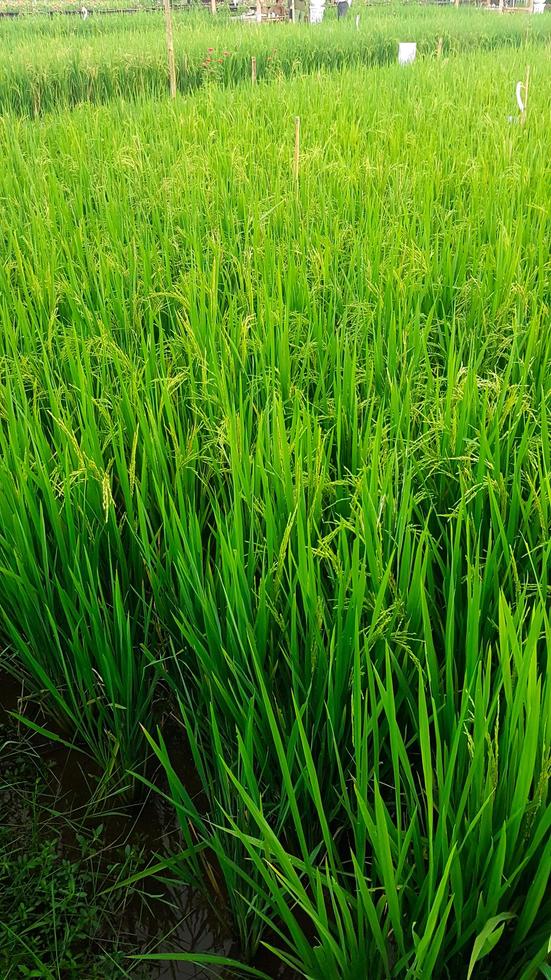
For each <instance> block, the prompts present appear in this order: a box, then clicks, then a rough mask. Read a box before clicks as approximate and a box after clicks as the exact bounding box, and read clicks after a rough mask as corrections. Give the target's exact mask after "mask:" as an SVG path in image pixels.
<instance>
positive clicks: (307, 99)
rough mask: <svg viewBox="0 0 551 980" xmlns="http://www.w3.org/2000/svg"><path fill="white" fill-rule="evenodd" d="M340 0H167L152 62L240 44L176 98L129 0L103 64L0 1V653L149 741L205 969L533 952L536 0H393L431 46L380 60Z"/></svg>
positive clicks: (55, 706)
mask: <svg viewBox="0 0 551 980" xmlns="http://www.w3.org/2000/svg"><path fill="white" fill-rule="evenodd" d="M452 13H453V14H457V32H456V33H455V34H452V27H451V24H452V18H451V17H450V14H452ZM371 16H373V17H374V18H377V23H378V24H379V27H378V31H379V33H377V32H375V34H374V35H373V36H371V35H370V34H369V33H368V28H367V26H366V25H362V29H361V31H356V30H355V29H354V28H353V27H352V26H348V25H347V26H346V27H345V26H344V25H342V26H343V31H342V32H341V34H340V38H341V40H340V42H339V43H340V47H339V46H337V44H336V42H335V39H336V38H337V27H338V28H339V31H340V26H341V25H337V24H336V23H335V24H331V23H328V24H327V25H322V28H321V30H320V31H319V33H318V32H315V31H313V30H312V31H308V29H307V28H302V27H299V28H298V29H297V30H296V32H295V31H294V29H290V28H288V27H284V26H283V25H281V28H280V26H269V27H266V29H264V27H262V29H261V30H257V29H256V28H252V29H250V28H248V30H249V31H250V33H249V34H247V32H246V30H245V29H244V28H243V27H238V26H235V25H227V26H224V25H222V24H221V25H220V26H217V27H216V28H211V27H210V26H209V27H208V28H207V27H206V26H205V23H204V21H202V22H201V24H202V25H203V26H201V24H199V21H197V24H196V25H194V23H193V22H192V21H190V22H189V25H188V30H189V43H188V44H187V45H184V44H183V39H184V37H187V35H186V34H185V31H186V28H185V26H184V22H183V18H182V21H181V22H180V21H178V24H177V53H178V58H179V59H180V60H179V66H180V72H181V74H180V82H181V86H182V89H183V90H185V89H186V88H187V87H188V86H187V84H182V74H183V72H184V69H183V68H182V66H183V65H184V64H188V63H189V64H190V65H191V63H192V61H193V59H192V55H191V53H190V52H194V55H193V58H195V57H198V56H199V51H200V49H201V47H204V48H208V47H212V48H214V49H215V51H216V52H217V51H218V50H219V49H222V51H223V50H226V48H224V47H223V45H224V44H226V43H228V48H227V50H233V49H235V50H238V52H239V56H238V58H237V59H236V62H235V64H236V65H237V68H236V69H235V76H233V75H232V74H231V73H232V71H233V68H231V69H230V68H226V66H227V64H228V63H229V61H230V58H229V56H228V57H227V58H226V61H225V62H224V61H223V62H222V68H221V70H220V73H219V74H220V75H222V77H217V76H216V77H212V78H210V79H209V81H208V84H203V83H202V84H201V85H197V86H196V90H195V91H193V93H188V94H185V91H183V92H182V93H181V94H179V95H178V96H177V98H176V99H175V100H173V101H170V100H169V99H168V98H167V96H166V69H165V68H164V64H163V60H162V59H163V55H162V45H161V41H162V35H160V36H159V37H157V36H156V35H155V36H153V30H154V29H153V27H151V28H149V30H151V36H150V35H149V34H148V28H147V26H146V23H145V21H143V22H142V21H141V20H139V18H138V17H137V16H136V18H135V19H134V20H133V22H132V24H127V25H126V26H125V27H124V30H125V32H126V33H125V37H126V38H127V40H128V50H129V52H130V51H131V54H129V56H128V60H125V59H126V55H124V56H122V55H121V56H120V58H119V60H117V58H118V57H119V55H118V54H117V52H120V45H119V39H118V35H117V30H118V28H117V27H115V26H113V25H110V30H111V31H112V32H113V33H112V34H111V35H109V36H107V35H106V36H105V37H103V35H102V33H101V30H103V29H104V28H101V30H100V29H99V28H98V32H97V33H95V31H96V28H95V27H94V25H91V31H90V33H89V34H86V35H85V33H84V31H83V29H86V31H88V26H89V25H88V23H84V24H79V25H76V27H78V30H75V31H74V33H73V31H72V29H71V30H70V31H65V26H62V27H57V26H56V25H53V26H52V25H47V27H46V28H45V29H44V31H45V32H44V37H43V43H41V44H40V45H38V38H39V36H40V35H39V34H38V33H35V31H36V30H37V29H36V27H35V26H33V27H32V30H31V28H28V27H27V26H25V25H24V24H23V23H21V24H14V25H9V28H10V30H11V29H13V33H12V34H11V35H10V37H12V38H13V40H14V44H13V46H12V47H10V53H9V55H8V57H7V59H3V60H2V62H1V69H0V74H1V78H0V103H1V105H2V108H3V113H4V114H3V116H2V119H1V121H0V153H1V156H2V161H3V166H2V168H1V170H0V197H1V200H2V210H1V212H0V236H1V244H2V262H1V264H0V638H1V646H2V649H3V653H2V656H1V664H2V667H3V669H4V670H7V671H9V672H10V673H13V674H15V675H16V676H18V677H22V678H23V679H24V681H25V684H26V687H27V690H28V691H29V692H34V693H35V694H36V695H37V696H40V697H41V699H42V701H43V702H44V703H45V704H46V705H47V708H48V711H49V712H50V716H51V718H52V724H55V725H56V726H57V727H56V731H58V732H61V733H62V735H63V737H65V738H66V739H67V740H69V741H72V740H74V739H76V740H77V741H78V743H79V744H80V745H81V746H82V747H84V748H85V749H86V751H88V752H89V753H90V755H91V756H92V757H93V758H94V759H95V760H96V761H97V762H99V763H100V765H101V766H102V767H103V769H104V770H105V773H106V774H107V776H108V777H111V776H112V777H113V779H115V778H116V777H117V776H120V775H121V774H125V776H126V779H127V781H128V780H130V781H131V785H132V787H133V791H134V792H140V789H143V787H144V785H147V784H148V782H149V781H150V775H149V769H148V768H147V767H146V760H147V758H148V757H150V756H151V755H153V756H155V757H156V758H157V759H158V761H159V762H160V763H161V764H162V766H163V768H164V771H165V773H166V776H167V778H168V786H169V792H168V796H169V799H170V800H171V803H172V804H173V805H174V807H175V808H176V811H177V814H178V817H179V821H180V825H181V835H182V851H183V853H182V858H181V860H180V862H179V864H178V874H179V875H180V876H181V878H182V880H185V881H186V882H188V883H189V884H191V885H192V886H194V887H196V888H197V889H200V890H203V891H205V892H206V894H207V895H208V896H209V898H210V900H211V901H212V902H213V904H215V905H218V906H219V905H220V904H221V903H222V904H223V905H224V906H225V907H226V909H227V910H228V913H229V915H230V916H231V920H232V924H233V928H234V931H235V935H236V936H237V937H238V940H239V950H240V954H239V957H238V961H239V964H240V966H238V965H236V963H234V965H233V966H231V963H228V968H229V970H230V974H229V975H237V976H258V977H261V976H264V977H266V976H268V974H266V973H265V972H264V968H263V967H261V966H259V965H258V964H259V961H258V960H257V959H255V957H256V956H257V953H258V951H259V950H260V949H262V948H266V947H267V948H270V949H272V950H274V951H275V955H276V958H277V959H278V960H279V961H281V962H282V963H283V964H285V965H286V966H287V967H288V969H289V971H290V972H289V975H290V976H298V977H304V978H309V980H322V978H325V980H327V978H329V980H364V978H368V977H369V978H370V980H378V978H380V980H383V978H390V977H392V978H408V980H409V978H411V980H413V978H423V980H424V978H433V977H434V978H443V980H444V978H453V980H456V978H466V980H470V978H471V977H473V978H474V980H481V978H490V977H499V978H500V980H532V978H536V977H538V976H539V977H546V976H549V975H550V973H549V970H550V967H549V951H550V936H551V889H550V888H549V879H550V873H551V847H550V830H551V800H550V789H549V778H550V775H551V749H550V743H551V687H550V682H549V666H550V658H551V618H550V612H549V611H550V605H551V604H550V593H551V587H550V581H549V573H550V557H551V534H550V531H551V427H550V421H549V410H550V405H551V329H550V327H551V313H550V310H551V251H550V247H549V242H550V238H551V210H550V209H551V158H550V155H549V132H550V131H551V73H550V71H549V65H550V60H549V57H550V55H549V44H548V41H547V40H546V38H545V31H546V30H547V31H549V28H548V27H547V22H548V20H549V18H547V17H541V18H531V19H529V22H527V19H525V18H523V17H520V18H514V24H513V19H511V20H507V19H506V18H498V17H495V18H494V17H493V15H492V14H487V13H484V12H476V11H460V12H459V13H457V12H456V11H454V12H452V11H434V10H431V11H425V10H419V9H416V10H410V9H408V10H406V11H405V12H403V17H404V18H405V23H406V24H407V25H408V26H409V27H412V25H413V24H414V23H415V24H416V25H417V26H418V27H419V31H418V34H417V36H418V37H419V39H420V51H421V54H422V55H423V54H426V55H427V56H425V57H420V58H419V59H418V61H417V62H416V63H415V64H414V65H412V66H410V67H408V68H407V69H403V68H400V67H399V66H398V65H396V64H394V63H392V59H391V54H390V53H391V51H394V55H395V36H396V35H397V34H398V32H399V31H400V30H401V28H402V27H403V25H400V21H399V13H398V12H388V13H387V12H384V13H376V14H375V13H372V12H370V11H367V12H366V14H365V19H366V20H367V18H368V17H371ZM471 17H472V21H471V19H470V18H471ZM408 18H409V20H408ZM393 19H394V20H393ZM363 20H364V13H363V12H362V21H363ZM482 20H484V24H485V25H486V30H487V34H484V36H482V37H481V38H479V42H477V44H476V45H475V44H474V40H473V39H474V37H475V35H476V26H472V27H471V26H469V25H477V24H478V23H482ZM535 21H537V22H538V24H535V23H534V22H535ZM444 22H445V23H446V24H447V25H448V32H444V31H443V27H442V24H443V23H444ZM540 22H541V27H540V26H538V25H539V23H540ZM147 23H148V24H152V23H153V22H152V21H148V22H147ZM156 23H157V27H156V28H155V30H157V31H159V30H160V29H162V24H161V23H160V22H156ZM423 24H424V25H425V27H424V31H425V33H423ZM389 25H394V26H389ZM519 25H520V26H519ZM105 30H107V28H105ZM121 30H122V28H121ZM527 30H528V31H529V37H528V38H526V31H527ZM515 31H516V32H518V33H516V34H515ZM362 32H363V33H362ZM509 32H510V33H509ZM443 33H445V35H446V38H447V44H448V49H447V51H445V52H444V56H443V57H442V58H437V57H436V55H435V52H434V48H435V39H436V40H437V38H438V36H441V35H442V34H443ZM536 35H537V36H536ZM7 36H8V31H6V34H5V35H4V37H3V40H2V42H1V43H2V44H4V45H5V44H6V43H7V42H6V37H7ZM280 36H281V38H282V40H281V41H280V40H279V38H280ZM227 37H228V38H231V42H233V43H231V42H228V41H227V40H226V38H227ZM381 37H384V38H385V39H386V40H385V41H384V43H383V42H381V40H380V38H381ZM85 38H86V40H84V39H85ZM273 38H277V40H276V41H273V40H272V39H273ZM511 38H513V40H511ZM209 39H210V41H211V43H205V41H208V40H209ZM366 40H367V43H366ZM15 42H17V43H15ZM150 42H151V43H150ZM86 45H89V47H86ZM184 48H185V50H184ZM273 48H275V49H276V51H277V50H279V51H280V60H279V61H278V62H277V68H274V69H272V68H270V67H269V64H270V65H271V64H272V63H271V62H270V63H268V57H271V55H269V54H268V52H269V51H271V50H272V49H273ZM485 48H492V49H493V50H483V49H485ZM31 50H32V51H33V52H35V53H36V58H35V59H33V62H32V64H31V63H30V61H29V60H28V54H27V53H28V52H29V51H31ZM85 51H88V55H87V58H89V60H85V58H84V52H85ZM254 51H256V52H257V53H258V60H259V84H257V85H256V86H252V85H251V84H250V76H248V75H247V71H248V70H249V67H250V56H251V53H252V52H254ZM298 51H300V52H301V53H300V63H299V64H298V65H297V64H296V58H297V52H298ZM282 52H283V53H282ZM264 56H265V58H266V61H265V63H264V62H263V60H262V59H263V57H264ZM222 57H223V55H222ZM147 59H149V60H147ZM185 59H188V61H185ZM231 64H232V65H233V64H234V62H231ZM92 65H94V66H95V67H96V68H97V74H96V75H95V76H94V78H95V82H94V84H95V85H97V86H98V87H97V88H95V89H93V90H92V89H90V90H89V91H88V92H87V93H86V94H83V92H84V88H83V86H84V87H85V84H86V79H88V81H89V79H90V77H92V68H91V66H92ZM527 65H529V66H530V86H529V105H528V112H527V117H526V120H525V124H524V125H523V124H521V122H520V121H519V118H518V110H517V108H516V102H515V85H516V82H517V81H518V80H519V79H524V77H525V74H526V68H527ZM189 70H190V72H191V68H190V69H189ZM226 71H227V77H226V74H224V73H225V72H226ZM110 72H112V74H110ZM16 76H17V79H18V81H17V83H15V81H14V80H15V78H16ZM31 77H32V78H33V79H35V80H36V79H37V78H39V79H40V81H39V83H38V82H37V83H36V84H39V86H40V92H41V95H40V100H39V104H38V109H37V111H36V112H35V108H37V107H36V106H35V105H34V103H33V99H34V98H35V96H36V91H34V94H32V93H31V92H30V91H29V85H28V81H29V79H30V78H31ZM184 77H186V76H185V75H184ZM100 79H102V80H103V81H102V82H101V85H102V86H103V88H101V87H100V82H99V80H100ZM228 82H230V83H231V92H230V91H228V84H227V83H228ZM163 86H164V90H165V91H164V94H163ZM191 87H192V86H191ZM31 89H32V86H31ZM45 93H47V94H45ZM121 95H124V98H121V97H120V96H121ZM81 102H83V103H84V104H77V103H81ZM101 102H105V103H106V104H98V103H101ZM46 110H48V111H46ZM510 116H512V117H513V119H512V121H511V120H510V119H509V117H510ZM295 117H299V118H300V146H299V153H298V156H297V154H296V147H295V122H294V120H295ZM169 713H171V714H172V715H173V716H176V717H177V719H178V720H179V723H180V726H181V727H180V729H179V731H180V735H179V736H178V741H179V745H178V746H177V747H178V749H179V750H180V751H181V749H182V747H183V748H184V751H185V753H186V758H187V760H188V762H187V766H188V772H187V773H182V772H181V771H180V769H178V768H177V767H176V766H175V765H174V760H173V750H174V748H175V745H174V734H173V730H172V728H171V729H170V731H169V728H168V726H167V724H166V719H167V717H168V714H169ZM198 786H199V787H200V792H198V791H197V787H198ZM172 873H174V869H172ZM139 952H140V951H139V950H138V951H137V953H139ZM180 956H181V960H182V961H185V960H186V959H189V960H193V959H195V960H197V956H196V955H195V954H194V952H193V951H192V950H191V951H190V950H182V951H181V954H180ZM208 959H209V956H208V954H205V955H204V956H203V961H206V960H208ZM212 959H213V960H214V959H216V958H215V957H212ZM219 962H220V963H221V961H219Z"/></svg>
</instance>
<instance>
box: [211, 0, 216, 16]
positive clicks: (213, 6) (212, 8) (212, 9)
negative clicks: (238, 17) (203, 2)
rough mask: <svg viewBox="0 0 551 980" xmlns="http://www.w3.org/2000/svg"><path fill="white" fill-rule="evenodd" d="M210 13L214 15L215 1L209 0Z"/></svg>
mask: <svg viewBox="0 0 551 980" xmlns="http://www.w3.org/2000/svg"><path fill="white" fill-rule="evenodd" d="M210 12H211V14H215V13H216V0H210Z"/></svg>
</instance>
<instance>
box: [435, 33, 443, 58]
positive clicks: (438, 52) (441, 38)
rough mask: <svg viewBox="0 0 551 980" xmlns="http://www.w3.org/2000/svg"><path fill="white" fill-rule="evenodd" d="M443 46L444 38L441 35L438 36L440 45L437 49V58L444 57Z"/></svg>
mask: <svg viewBox="0 0 551 980" xmlns="http://www.w3.org/2000/svg"><path fill="white" fill-rule="evenodd" d="M443 47H444V38H443V37H439V38H438V47H437V49H436V57H437V58H441V57H442V48H443Z"/></svg>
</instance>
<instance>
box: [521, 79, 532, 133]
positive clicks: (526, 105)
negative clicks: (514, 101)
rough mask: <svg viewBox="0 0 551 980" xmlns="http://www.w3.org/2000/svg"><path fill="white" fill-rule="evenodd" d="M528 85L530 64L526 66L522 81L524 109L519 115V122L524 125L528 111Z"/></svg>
mask: <svg viewBox="0 0 551 980" xmlns="http://www.w3.org/2000/svg"><path fill="white" fill-rule="evenodd" d="M529 87H530V65H528V67H527V68H526V81H525V83H524V111H523V113H522V116H521V122H522V125H523V126H524V125H525V123H526V116H527V113H528V89H529Z"/></svg>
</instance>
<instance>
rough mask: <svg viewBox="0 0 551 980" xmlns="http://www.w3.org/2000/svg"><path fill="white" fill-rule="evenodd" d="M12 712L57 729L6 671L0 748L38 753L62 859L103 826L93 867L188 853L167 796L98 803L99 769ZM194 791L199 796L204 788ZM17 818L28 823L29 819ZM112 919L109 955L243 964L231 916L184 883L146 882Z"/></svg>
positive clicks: (164, 971) (184, 976) (0, 679)
mask: <svg viewBox="0 0 551 980" xmlns="http://www.w3.org/2000/svg"><path fill="white" fill-rule="evenodd" d="M10 712H17V713H18V714H21V715H24V716H25V717H31V718H32V720H34V721H35V722H36V723H37V724H41V725H43V726H44V727H46V728H48V730H52V725H51V722H47V721H46V720H45V719H44V718H43V717H41V715H40V709H39V708H38V707H37V705H36V702H31V701H29V700H28V699H26V698H25V697H24V695H23V692H22V688H21V685H20V683H19V682H17V681H15V680H14V679H13V678H11V677H10V676H9V675H7V674H5V673H3V672H0V726H1V729H2V731H1V732H0V735H1V738H0V742H2V741H4V742H5V741H6V737H7V738H8V740H9V741H10V742H11V743H12V744H17V740H18V739H21V740H24V743H25V746H26V747H28V748H29V750H30V752H31V753H32V755H33V757H34V759H35V761H36V765H37V769H38V768H40V773H41V779H43V780H44V789H43V796H44V799H45V800H47V806H46V808H45V809H46V812H49V813H50V814H51V812H52V811H55V812H56V814H61V815H63V817H64V818H66V819H63V820H62V821H61V822H60V827H61V833H60V842H61V849H62V856H65V857H67V858H68V859H69V860H75V859H77V858H78V857H79V852H80V844H79V833H80V832H82V829H83V828H84V829H85V828H86V826H87V824H90V825H91V826H95V827H97V826H98V825H101V845H100V846H99V848H98V851H97V854H95V856H94V860H95V861H96V862H97V863H98V865H102V866H103V867H104V868H108V867H111V866H113V865H116V864H117V862H118V863H119V864H120V858H121V855H123V854H124V853H125V849H127V848H131V849H134V850H137V851H139V852H140V853H141V854H143V855H144V862H145V863H144V867H145V866H147V862H148V861H150V862H151V863H152V864H153V863H155V862H157V861H159V860H161V861H162V860H164V859H166V858H169V857H174V856H176V855H177V854H178V852H179V851H180V850H181V849H182V841H181V837H180V830H179V827H178V825H177V821H176V819H175V814H174V810H173V808H172V807H170V805H169V804H168V803H166V802H165V801H164V800H163V799H162V797H161V796H159V795H158V794H157V793H153V792H149V793H148V794H147V795H146V796H145V797H144V798H142V799H138V800H134V801H132V802H128V801H125V799H124V796H121V795H120V794H117V792H114V793H113V794H112V796H110V797H109V798H108V799H105V798H104V799H102V800H101V801H98V800H97V798H95V794H96V795H97V788H98V785H99V781H100V777H101V772H100V771H99V769H98V767H97V766H96V765H95V764H94V762H93V761H92V760H91V759H89V758H88V757H87V756H86V755H84V754H83V753H82V752H80V751H79V750H78V749H76V748H67V747H66V746H64V745H61V744H59V743H55V742H52V741H51V740H50V739H47V738H45V737H44V736H42V735H41V734H40V733H37V732H29V730H28V729H27V727H26V726H25V725H24V724H23V723H21V722H18V721H17V719H15V718H14V717H13V715H12V714H10ZM0 747H1V746H0ZM182 752H184V753H185V748H182V746H181V745H180V746H179V750H178V752H177V753H176V754H177V755H182ZM178 761H179V762H180V764H183V763H184V762H185V764H186V774H187V777H188V787H189V757H187V758H186V759H185V760H184V759H183V758H181V759H179V760H178ZM178 768H179V767H178ZM148 775H149V778H150V779H151V781H152V782H153V783H154V785H156V786H159V788H160V789H161V790H162V789H163V788H164V787H163V774H162V773H161V772H160V771H159V770H158V769H156V770H155V771H154V772H152V773H150V774H148ZM1 784H2V756H1V754H0V786H1ZM195 789H196V791H200V787H198V786H197V787H195ZM18 818H19V819H21V820H24V819H25V815H24V812H23V813H21V814H20V815H19V817H18ZM98 870H101V869H100V868H98ZM218 904H220V903H218ZM114 919H115V920H116V921H112V922H110V934H109V935H107V934H106V935H102V936H101V937H100V943H101V945H102V947H103V948H109V946H110V945H113V944H114V943H115V942H116V943H118V945H119V948H120V946H121V945H122V946H123V947H124V948H125V949H128V950H129V951H131V952H132V953H135V954H144V953H148V952H150V953H171V952H184V951H185V952H200V953H215V954H218V955H226V956H231V957H232V958H235V959H238V958H239V948H238V945H237V943H236V942H235V941H234V938H233V937H232V934H231V929H230V926H229V920H228V916H227V913H226V910H225V909H224V908H223V907H218V908H216V905H214V903H209V902H208V901H207V900H206V899H205V897H204V896H203V895H200V894H198V893H197V892H195V891H194V890H193V889H191V888H188V887H186V886H185V885H183V884H181V883H179V882H178V883H174V881H171V880H166V879H165V880H163V879H162V878H161V879H158V878H147V879H145V880H144V881H143V882H142V883H140V886H139V888H136V889H128V890H127V895H126V899H125V901H124V902H122V903H121V908H120V913H117V915H116V916H115V917H114ZM256 965H257V966H258V967H259V968H261V969H263V970H264V971H265V972H266V973H268V974H269V975H270V976H273V977H274V978H276V977H277V978H281V980H291V978H290V975H289V973H288V972H287V971H285V970H282V969H281V965H280V964H278V963H277V961H275V960H274V959H273V958H271V957H267V956H264V955H262V956H261V958H259V960H258V962H257V963H256ZM136 975H137V976H138V975H139V976H140V977H147V978H149V980H207V978H212V977H216V976H218V977H220V978H223V977H225V976H227V973H226V972H225V971H224V970H223V969H222V968H216V967H208V968H206V967H201V966H194V965H193V964H189V963H178V962H160V963H153V962H151V963H148V964H147V965H145V964H142V965H141V966H140V971H139V974H138V973H137V974H136Z"/></svg>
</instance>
